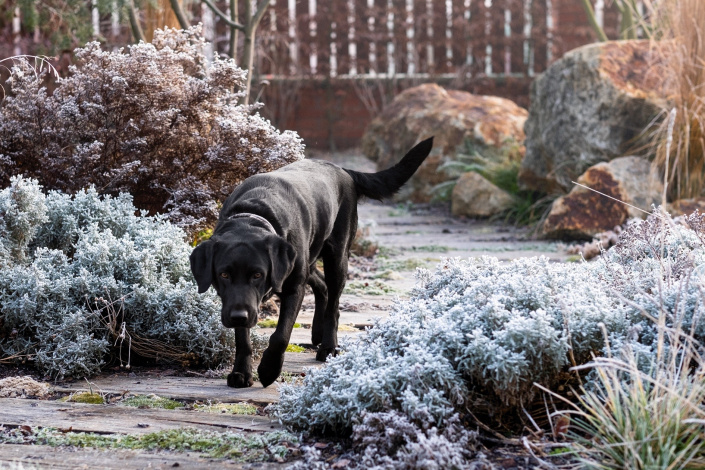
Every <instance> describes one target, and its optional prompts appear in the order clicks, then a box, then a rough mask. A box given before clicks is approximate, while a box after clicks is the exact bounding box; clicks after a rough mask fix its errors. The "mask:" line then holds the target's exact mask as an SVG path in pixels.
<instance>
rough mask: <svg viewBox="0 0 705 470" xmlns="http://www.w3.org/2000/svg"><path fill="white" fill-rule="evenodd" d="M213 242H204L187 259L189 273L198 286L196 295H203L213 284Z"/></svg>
mask: <svg viewBox="0 0 705 470" xmlns="http://www.w3.org/2000/svg"><path fill="white" fill-rule="evenodd" d="M213 243H214V242H213V241H212V240H206V241H204V242H203V243H201V244H200V245H198V246H197V247H196V248H195V249H194V250H193V251H192V252H191V256H190V257H189V261H191V272H192V273H193V277H194V278H196V283H197V284H198V293H199V294H203V293H204V292H205V291H207V290H208V288H209V287H210V286H211V284H212V283H213Z"/></svg>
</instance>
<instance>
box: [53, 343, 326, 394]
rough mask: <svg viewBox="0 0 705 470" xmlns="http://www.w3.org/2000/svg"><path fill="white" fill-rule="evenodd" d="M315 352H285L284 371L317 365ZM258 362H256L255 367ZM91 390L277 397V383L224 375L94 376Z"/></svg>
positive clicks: (71, 388)
mask: <svg viewBox="0 0 705 470" xmlns="http://www.w3.org/2000/svg"><path fill="white" fill-rule="evenodd" d="M321 365H322V363H320V362H318V361H316V355H315V353H286V355H285V357H284V367H283V370H284V371H285V372H290V373H293V374H298V373H302V372H304V370H305V369H306V368H307V367H320V366H321ZM256 367H257V364H255V368H256ZM90 386H91V388H92V389H93V390H96V391H99V392H101V393H106V394H108V393H109V394H124V393H126V392H129V393H133V394H136V395H149V394H151V393H154V394H156V395H159V396H160V397H164V398H172V399H174V400H185V401H208V400H211V401H217V402H222V403H237V402H242V401H247V402H251V403H256V404H263V405H266V404H269V403H274V402H276V401H277V400H279V391H278V386H279V384H278V383H277V382H275V383H273V384H272V385H270V386H269V387H267V388H262V384H261V383H259V382H255V383H254V384H253V385H252V387H247V388H231V387H228V385H227V383H226V380H225V378H223V377H219V378H208V377H176V376H161V375H153V374H149V375H137V374H131V375H128V374H125V373H120V374H114V375H109V376H98V377H94V378H93V379H91V381H90ZM54 390H55V391H57V392H62V393H67V392H76V391H87V390H88V385H87V384H86V382H74V383H65V384H61V385H58V386H56V387H54Z"/></svg>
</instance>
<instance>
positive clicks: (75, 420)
mask: <svg viewBox="0 0 705 470" xmlns="http://www.w3.org/2000/svg"><path fill="white" fill-rule="evenodd" d="M0 424H2V425H3V426H11V427H18V426H40V427H54V428H58V429H61V430H64V431H73V432H95V433H101V434H148V433H152V432H157V431H165V430H169V429H177V428H196V429H203V430H209V431H223V430H232V431H250V432H254V431H258V432H266V431H273V430H277V429H281V425H280V424H279V423H278V422H277V421H275V420H272V419H270V418H268V417H266V416H254V415H253V416H242V415H227V414H218V413H207V412H203V411H195V410H161V409H153V408H148V409H143V408H135V407H131V406H123V405H117V404H105V405H90V404H85V403H67V402H61V401H54V400H52V401H49V400H27V399H22V398H0Z"/></svg>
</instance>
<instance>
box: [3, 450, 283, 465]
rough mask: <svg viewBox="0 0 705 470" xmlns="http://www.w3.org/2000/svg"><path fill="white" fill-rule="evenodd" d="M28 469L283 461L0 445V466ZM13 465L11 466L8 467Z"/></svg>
mask: <svg viewBox="0 0 705 470" xmlns="http://www.w3.org/2000/svg"><path fill="white" fill-rule="evenodd" d="M5 464H7V465H8V467H9V468H18V469H22V468H25V469H27V470H29V469H35V468H37V469H46V468H52V469H53V468H56V469H62V468H65V469H90V470H94V469H106V470H126V469H146V468H149V469H157V470H166V469H174V468H179V469H199V470H200V469H203V470H217V469H230V468H232V469H243V468H252V469H254V468H257V469H262V470H268V469H275V468H283V467H285V465H284V464H277V463H269V462H268V463H263V464H256V465H254V464H253V465H241V464H237V463H234V462H232V461H229V460H223V459H209V458H206V457H200V456H199V455H198V454H195V453H188V454H185V453H183V454H173V453H166V452H141V451H132V450H115V449H111V450H99V449H80V448H75V447H72V448H64V447H50V446H43V445H21V444H0V467H2V468H5ZM12 465H14V467H13V466H12Z"/></svg>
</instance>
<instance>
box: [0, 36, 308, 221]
mask: <svg viewBox="0 0 705 470" xmlns="http://www.w3.org/2000/svg"><path fill="white" fill-rule="evenodd" d="M200 33H201V31H200V26H199V27H193V28H190V29H188V30H186V31H177V30H169V29H167V30H165V31H156V32H155V39H154V41H153V43H152V44H145V43H140V44H138V45H133V46H129V47H128V48H127V50H122V49H121V50H119V51H105V50H103V49H101V45H100V44H99V43H98V42H92V43H89V44H87V45H86V46H85V47H84V48H81V49H77V50H76V51H75V56H76V59H77V65H76V66H72V67H71V68H70V75H69V77H68V78H63V79H59V80H58V82H57V84H56V85H57V87H56V89H55V90H54V92H53V93H49V92H48V91H47V89H46V88H45V87H44V86H43V84H42V83H43V82H42V80H43V75H42V74H41V73H40V74H37V73H35V71H34V70H33V69H32V68H31V66H30V64H29V63H27V62H24V61H22V60H17V61H15V62H14V66H13V67H11V70H10V78H9V80H8V82H7V84H8V86H7V91H8V94H7V96H6V98H5V99H4V100H3V102H2V103H1V106H0V187H5V186H7V185H8V184H9V178H10V176H12V175H24V176H26V177H32V178H36V179H38V180H39V181H40V182H41V183H42V184H43V185H44V186H45V187H47V188H50V189H57V190H61V191H64V192H68V193H75V192H77V191H78V190H80V189H82V188H85V187H88V186H90V185H94V186H95V187H96V188H98V190H99V192H101V193H107V194H112V195H113V196H117V195H118V194H119V193H120V192H126V193H130V194H132V195H133V197H134V203H135V205H136V206H137V207H139V208H143V209H148V210H149V211H151V212H164V211H169V217H170V219H171V220H172V222H175V223H177V224H179V225H181V226H183V227H192V228H195V227H196V226H198V225H199V224H201V223H202V222H203V221H204V220H208V219H211V220H212V219H214V218H215V216H216V215H217V214H216V202H217V201H218V200H220V201H222V200H224V199H225V198H226V197H227V196H228V194H229V193H230V192H231V191H232V189H233V187H234V186H235V185H236V184H238V183H239V182H241V181H242V180H243V179H244V178H246V177H248V176H250V175H252V174H255V173H260V172H265V171H270V170H273V169H275V168H278V167H280V166H282V165H285V164H287V163H291V162H292V161H295V160H298V159H301V158H303V144H302V140H301V139H300V138H299V137H298V136H297V135H296V134H295V133H293V132H290V131H285V132H282V133H280V132H278V131H277V130H276V129H275V128H274V127H272V125H271V124H270V123H269V122H268V121H267V120H265V119H263V118H262V117H261V116H260V115H259V114H257V113H254V114H253V112H254V111H255V109H254V108H253V107H251V106H250V107H247V106H241V105H238V104H237V100H238V98H239V97H240V96H241V94H240V92H239V91H238V92H234V91H233V90H241V89H242V88H243V86H244V80H245V72H244V71H243V70H241V69H239V68H238V67H237V66H236V65H235V62H234V61H232V60H229V59H228V60H221V59H219V58H215V59H214V60H213V61H212V62H211V63H208V61H207V59H206V56H205V55H204V53H203V50H204V46H205V43H204V40H203V38H202V37H201V36H200Z"/></svg>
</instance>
